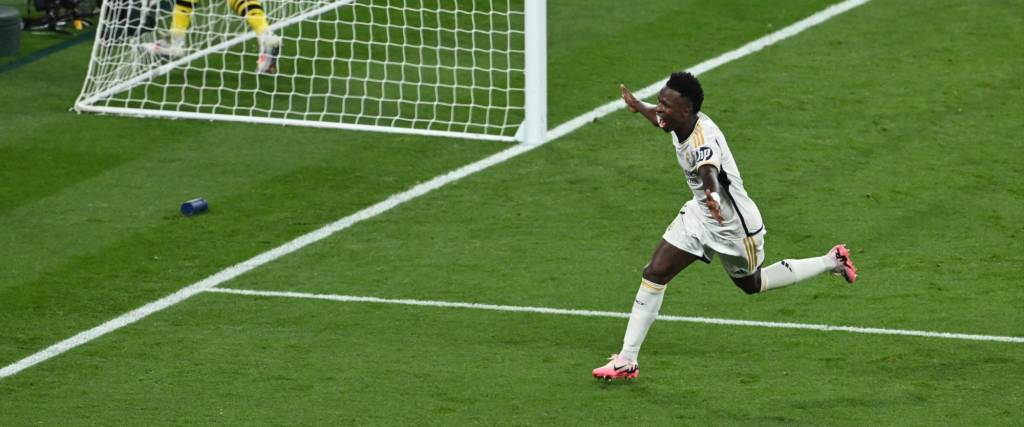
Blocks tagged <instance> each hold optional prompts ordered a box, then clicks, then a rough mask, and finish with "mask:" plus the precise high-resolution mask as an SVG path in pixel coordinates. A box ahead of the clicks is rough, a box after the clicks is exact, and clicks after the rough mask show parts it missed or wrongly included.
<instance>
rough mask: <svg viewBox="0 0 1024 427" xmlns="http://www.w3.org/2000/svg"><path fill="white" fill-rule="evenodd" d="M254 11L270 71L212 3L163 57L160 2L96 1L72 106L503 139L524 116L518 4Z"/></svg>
mask: <svg viewBox="0 0 1024 427" xmlns="http://www.w3.org/2000/svg"><path fill="white" fill-rule="evenodd" d="M262 6H263V9H264V10H265V11H266V14H267V17H268V18H269V21H270V24H271V27H270V29H271V31H273V33H274V34H275V35H277V36H279V37H280V38H281V45H280V55H279V59H278V63H277V72H276V73H273V74H258V73H257V72H256V61H257V58H258V56H259V52H260V45H259V42H258V38H257V37H256V35H255V33H254V32H253V31H252V29H250V28H249V27H248V25H247V23H246V20H245V18H243V17H241V16H238V15H237V14H235V13H234V12H233V11H231V9H230V8H229V7H228V6H227V5H226V4H225V2H224V1H223V0H199V2H198V3H197V4H196V7H195V8H194V10H193V14H192V19H191V25H190V27H189V29H188V31H187V33H186V34H187V35H186V39H185V40H186V43H185V47H184V50H183V51H182V52H180V53H177V54H176V56H174V57H161V56H159V55H154V54H153V53H152V52H151V51H150V50H147V49H146V46H148V45H150V44H152V43H155V42H157V41H158V40H162V39H166V38H167V34H168V26H169V24H170V21H171V13H172V12H171V10H172V7H173V4H172V3H171V2H167V1H152V0H141V1H140V0H135V1H132V0H107V1H106V2H104V5H103V10H102V17H101V23H100V27H99V32H98V36H97V40H96V45H95V46H94V50H93V56H92V61H91V63H90V68H89V74H88V76H87V78H86V81H85V84H84V86H83V89H82V94H81V95H80V97H79V99H78V102H77V103H76V106H77V107H78V108H79V110H81V111H90V108H89V107H103V109H102V111H104V112H114V113H123V114H136V115H155V116H170V117H175V116H178V117H180V116H184V117H199V118H211V119H218V118H220V119H227V120H241V121H257V122H259V121H262V122H274V120H279V121H280V120H285V121H287V122H288V123H289V124H300V125H311V126H331V127H338V126H334V125H337V124H342V125H344V124H348V125H357V126H370V127H374V128H383V129H419V130H428V131H443V132H455V133H460V134H477V135H489V136H493V137H500V138H509V139H510V138H511V137H512V136H513V135H514V134H515V132H516V129H517V128H518V127H519V125H520V123H521V122H522V120H523V117H524V111H523V105H524V99H525V94H524V75H523V67H524V61H525V58H524V47H523V46H524V42H525V41H524V40H525V39H524V31H523V27H524V14H523V4H522V0H519V1H516V0H362V1H351V0H335V1H327V0H290V1H289V0H263V1H262ZM93 111H96V110H95V109H93ZM268 119H269V120H268ZM342 127H343V126H342Z"/></svg>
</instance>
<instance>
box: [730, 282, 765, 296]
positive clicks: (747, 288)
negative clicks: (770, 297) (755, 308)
mask: <svg viewBox="0 0 1024 427" xmlns="http://www.w3.org/2000/svg"><path fill="white" fill-rule="evenodd" d="M736 286H739V287H740V289H742V290H743V293H745V294H747V295H754V294H756V293H758V292H761V290H760V289H755V288H754V287H752V286H745V285H739V284H737V285H736Z"/></svg>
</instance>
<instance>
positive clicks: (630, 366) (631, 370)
mask: <svg viewBox="0 0 1024 427" xmlns="http://www.w3.org/2000/svg"><path fill="white" fill-rule="evenodd" d="M593 374H594V378H597V379H604V380H608V381H611V380H617V379H620V378H621V379H627V380H630V379H633V378H636V377H637V375H640V365H638V364H637V363H636V362H633V361H631V360H629V359H626V358H625V357H622V356H619V355H617V354H613V355H612V357H610V358H609V359H608V363H607V364H605V365H604V366H602V367H600V368H597V369H594V372H593Z"/></svg>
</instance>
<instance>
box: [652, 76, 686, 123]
mask: <svg viewBox="0 0 1024 427" xmlns="http://www.w3.org/2000/svg"><path fill="white" fill-rule="evenodd" d="M692 110H693V109H692V108H691V107H690V102H689V101H687V100H686V98H683V96H682V95H680V94H679V92H676V91H674V90H672V89H670V88H669V87H668V86H665V87H663V88H661V92H659V93H658V108H657V109H656V110H655V112H656V113H657V114H658V126H659V127H661V129H662V130H664V131H665V132H672V131H674V130H676V129H679V128H680V127H682V126H683V125H684V124H686V123H689V122H690V121H691V117H690V116H691V111H692Z"/></svg>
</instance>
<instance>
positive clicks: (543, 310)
mask: <svg viewBox="0 0 1024 427" xmlns="http://www.w3.org/2000/svg"><path fill="white" fill-rule="evenodd" d="M207 292H217V293H222V294H234V295H248V296H259V297H278V298H302V299H316V300H328V301H341V302H363V303H375V304H395V305H416V306H424V307H443V308H466V309H471V310H489V311H512V312H518V313H540V314H553V315H561V316H587V317H617V318H623V319H628V318H629V313H620V312H615V311H594V310H574V309H565V308H549V307H522V306H515V305H495V304H478V303H471V302H453V301H426V300H416V299H391V298H377V297H361V296H352V295H333V294H311V293H305V292H280V291H255V290H248V289H230V288H213V289H209V290H207ZM658 320H661V321H667V322H688V323H705V324H710V325H729V326H755V327H760V328H777V329H807V330H812V331H823V332H854V333H859V334H875V335H907V336H915V337H927V338H945V339H957V340H972V341H997V342H1008V343H1020V344H1024V337H1007V336H998V335H974V334H959V333H950V332H931V331H914V330H906V329H885V328H862V327H859V326H833V325H820V324H813V323H788V322H761V321H756V320H736V319H719V318H714V317H689V316H666V315H659V316H658Z"/></svg>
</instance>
